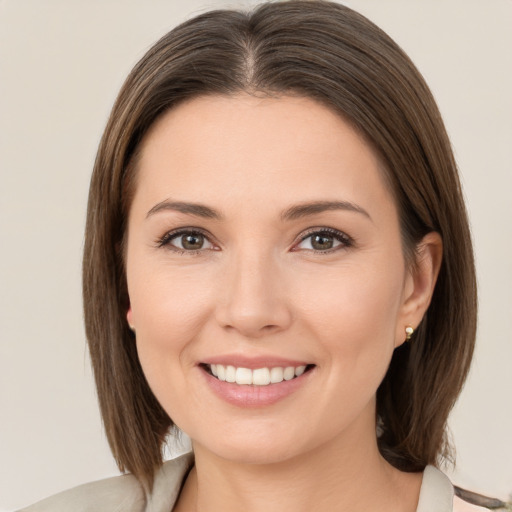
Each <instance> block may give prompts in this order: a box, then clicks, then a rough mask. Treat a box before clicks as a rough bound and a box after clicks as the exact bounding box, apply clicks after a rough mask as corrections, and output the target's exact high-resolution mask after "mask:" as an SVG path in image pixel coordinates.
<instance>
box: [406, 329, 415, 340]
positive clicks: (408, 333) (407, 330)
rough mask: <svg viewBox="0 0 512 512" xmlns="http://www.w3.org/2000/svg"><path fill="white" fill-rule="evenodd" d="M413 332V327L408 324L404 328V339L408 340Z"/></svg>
mask: <svg viewBox="0 0 512 512" xmlns="http://www.w3.org/2000/svg"><path fill="white" fill-rule="evenodd" d="M413 334H414V329H413V328H412V327H411V326H410V325H408V326H407V327H406V328H405V341H410V340H411V337H412V335H413Z"/></svg>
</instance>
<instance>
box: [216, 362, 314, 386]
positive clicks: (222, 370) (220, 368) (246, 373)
mask: <svg viewBox="0 0 512 512" xmlns="http://www.w3.org/2000/svg"><path fill="white" fill-rule="evenodd" d="M210 371H211V372H212V375H214V376H215V377H217V378H218V379H219V380H222V381H226V382H230V383H236V384H239V385H254V386H267V385H269V384H279V383H280V382H283V380H292V379H293V378H295V377H300V376H301V375H302V374H303V373H304V372H305V371H306V366H305V365H304V366H296V367H294V366H287V367H286V368H283V367H279V366H277V367H274V368H256V369H255V370H251V369H249V368H236V367H234V366H231V365H228V366H224V365H222V364H211V365H210Z"/></svg>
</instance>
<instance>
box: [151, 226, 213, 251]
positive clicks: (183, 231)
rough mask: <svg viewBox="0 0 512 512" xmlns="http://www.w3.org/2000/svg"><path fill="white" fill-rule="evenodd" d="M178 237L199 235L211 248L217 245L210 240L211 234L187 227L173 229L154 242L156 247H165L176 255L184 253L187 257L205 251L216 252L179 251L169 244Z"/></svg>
mask: <svg viewBox="0 0 512 512" xmlns="http://www.w3.org/2000/svg"><path fill="white" fill-rule="evenodd" d="M180 235H201V236H203V237H204V238H205V239H206V240H208V242H209V243H210V244H212V245H213V246H216V245H217V244H216V243H215V242H214V241H213V240H212V239H213V237H212V235H211V234H209V233H208V232H206V231H205V230H204V229H201V228H197V227H193V226H189V227H183V228H177V229H173V230H171V231H168V232H166V233H165V234H164V235H163V236H162V237H160V238H158V239H157V240H156V245H157V247H159V248H160V247H167V248H169V250H172V251H175V252H178V253H181V254H183V253H186V254H189V255H194V254H198V253H200V252H204V251H206V250H218V249H191V250H186V249H180V248H179V247H176V246H174V245H172V244H171V240H173V239H175V238H178V237H179V236H180Z"/></svg>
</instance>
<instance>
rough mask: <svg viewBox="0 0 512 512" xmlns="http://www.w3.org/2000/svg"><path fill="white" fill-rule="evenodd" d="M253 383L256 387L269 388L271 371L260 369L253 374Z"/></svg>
mask: <svg viewBox="0 0 512 512" xmlns="http://www.w3.org/2000/svg"><path fill="white" fill-rule="evenodd" d="M252 383H253V384H254V385H255V386H267V385H268V384H270V370H269V369H268V368H258V369H257V370H254V371H253V372H252Z"/></svg>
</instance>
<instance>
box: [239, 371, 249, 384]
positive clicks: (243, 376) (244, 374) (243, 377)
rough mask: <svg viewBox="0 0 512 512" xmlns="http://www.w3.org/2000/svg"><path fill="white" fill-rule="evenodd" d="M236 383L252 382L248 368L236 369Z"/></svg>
mask: <svg viewBox="0 0 512 512" xmlns="http://www.w3.org/2000/svg"><path fill="white" fill-rule="evenodd" d="M236 383H237V384H252V370H249V368H237V369H236Z"/></svg>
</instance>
